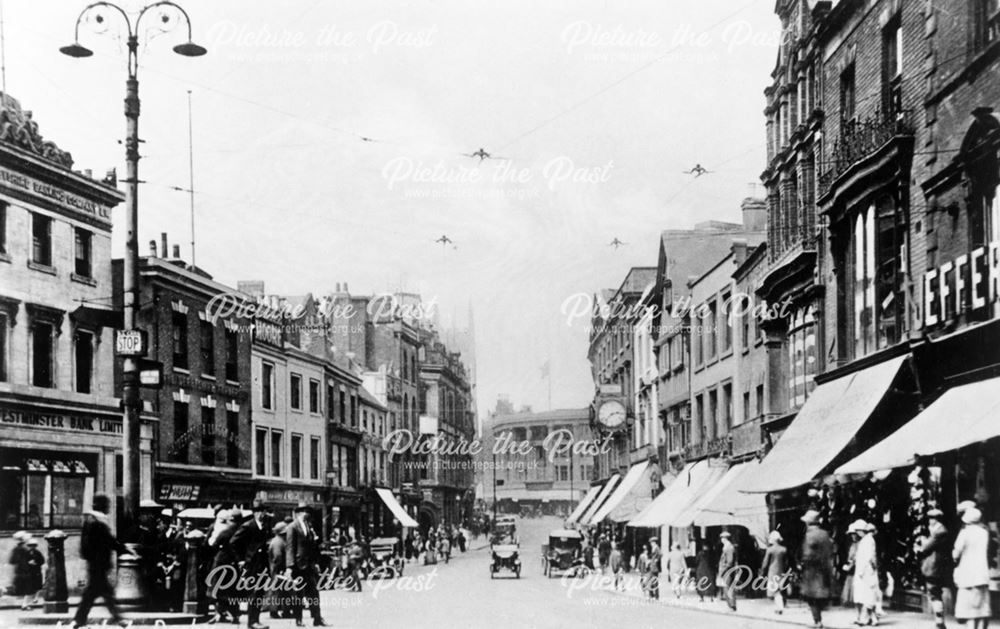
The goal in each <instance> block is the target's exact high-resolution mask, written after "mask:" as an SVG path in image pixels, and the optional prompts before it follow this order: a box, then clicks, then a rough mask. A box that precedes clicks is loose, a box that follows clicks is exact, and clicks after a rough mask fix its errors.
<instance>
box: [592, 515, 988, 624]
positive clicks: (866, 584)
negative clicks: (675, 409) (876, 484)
mask: <svg viewBox="0 0 1000 629" xmlns="http://www.w3.org/2000/svg"><path fill="white" fill-rule="evenodd" d="M927 518H928V526H927V527H926V530H925V531H924V533H923V534H922V535H921V536H920V537H919V538H918V540H917V542H916V544H915V547H914V551H915V553H916V555H917V557H918V558H919V559H920V561H921V566H920V568H921V572H922V574H923V577H924V581H925V585H926V589H927V592H928V594H929V598H930V601H931V610H932V612H933V614H934V619H935V623H936V626H937V628H938V629H943V628H944V626H945V623H944V602H943V591H944V590H945V589H946V588H948V587H949V586H951V584H954V586H955V591H956V594H955V618H956V619H957V620H958V621H959V622H961V623H963V624H964V623H967V622H968V623H971V629H985V627H986V625H987V623H988V619H989V617H990V593H989V565H988V557H989V553H990V543H991V540H990V531H989V530H988V529H987V528H986V526H985V525H983V523H982V513H981V512H980V511H979V509H978V508H977V507H976V504H975V503H974V502H972V501H965V502H962V503H960V504H959V505H958V513H957V518H958V519H959V520H960V521H961V525H962V528H961V530H960V531H959V532H958V534H957V536H956V537H955V538H954V542H953V543H952V541H951V540H952V537H951V536H950V535H949V531H948V529H947V528H946V526H945V524H944V522H945V515H944V513H943V512H942V511H941V510H939V509H932V510H930V511H929V512H928V513H927ZM820 519H821V518H820V513H819V512H818V511H816V510H809V511H807V512H806V513H805V515H803V516H802V518H801V520H802V522H803V523H804V525H805V531H804V534H803V536H802V546H801V549H800V550H799V552H797V553H793V552H792V551H790V550H789V548H788V547H787V546H786V544H785V540H784V537H783V535H782V534H781V533H780V532H779V531H772V532H771V533H770V534H769V536H768V539H767V547H766V549H765V550H764V552H763V557H762V558H760V557H759V553H758V551H757V545H756V544H755V543H754V544H752V548H744V549H740V548H738V547H737V546H736V545H734V544H733V540H732V536H731V533H730V532H728V531H723V532H722V533H721V534H720V535H719V539H718V543H717V544H710V543H706V542H705V541H703V540H699V541H698V542H696V544H695V551H696V552H695V554H694V557H693V558H692V557H690V556H689V553H686V552H685V551H684V550H683V548H682V546H681V544H680V543H675V544H674V545H673V546H672V548H670V550H669V551H668V552H667V553H666V555H665V556H664V554H663V553H662V552H661V550H660V548H659V544H658V543H657V541H656V540H655V539H651V540H649V541H648V542H647V543H645V544H643V545H642V547H641V552H640V554H639V555H638V557H637V558H636V560H635V562H634V564H633V566H632V567H634V568H635V569H636V570H637V572H638V573H639V583H640V587H641V589H642V591H643V594H644V596H647V597H650V598H659V596H660V587H659V586H660V580H661V579H660V577H661V567H662V569H663V570H664V571H665V575H664V576H665V577H666V579H667V580H669V583H670V586H671V591H672V593H673V595H674V596H675V597H677V598H680V597H681V596H682V595H683V593H684V591H685V590H686V589H688V588H690V587H691V585H692V584H694V589H695V591H696V593H697V595H698V597H699V599H700V600H702V601H704V600H705V599H706V598H708V599H710V600H714V599H715V598H716V597H719V598H721V599H722V600H724V601H725V602H726V604H727V606H728V607H729V608H730V609H731V610H733V611H735V610H736V605H737V597H736V595H737V586H738V585H740V584H741V583H743V582H746V578H745V577H746V575H747V574H751V575H755V576H757V577H758V578H757V580H756V581H755V582H756V583H757V584H758V585H757V587H759V588H760V589H764V590H766V595H767V597H768V598H771V599H772V600H773V601H774V611H775V613H776V614H782V613H784V611H785V603H786V599H787V597H788V596H789V594H790V593H791V592H792V590H793V589H794V588H797V590H798V594H799V596H800V597H801V598H802V600H803V601H804V602H805V603H806V604H807V605H808V607H809V609H810V612H811V615H812V620H813V623H814V626H815V627H822V626H823V624H822V623H823V618H822V617H823V611H824V609H825V608H826V607H827V605H828V604H829V603H830V602H831V601H833V600H836V599H838V598H839V599H840V600H841V601H842V602H844V603H845V604H850V605H853V606H854V607H855V609H856V611H857V615H856V616H855V619H854V624H856V625H858V626H877V625H878V624H879V621H880V618H882V617H883V616H884V615H885V610H884V599H885V598H886V597H888V596H891V589H892V587H893V584H892V576H891V575H890V574H889V573H888V571H887V570H885V569H884V566H881V565H880V556H881V555H880V552H879V548H878V544H877V541H876V540H877V537H876V534H877V529H876V526H875V525H874V524H873V523H871V522H867V521H865V520H863V519H858V520H855V521H854V522H852V523H851V524H850V525H849V526H848V528H847V534H848V537H849V539H850V540H851V546H850V548H849V550H848V552H847V560H846V563H844V564H843V565H841V566H839V569H840V573H841V574H843V575H845V576H844V577H843V584H842V586H839V585H838V566H837V550H836V546H835V544H834V542H833V539H832V537H831V535H830V533H829V532H828V531H827V530H826V529H825V528H823V527H822V526H821V522H820ZM581 552H582V556H583V559H582V561H583V563H584V566H585V567H586V568H589V569H594V570H599V571H600V572H601V573H602V574H604V573H605V572H606V570H608V569H610V570H611V574H612V575H613V577H614V578H613V586H612V587H614V588H615V589H622V585H621V575H622V573H623V572H625V571H627V570H628V569H629V567H630V566H629V562H628V560H627V559H623V557H622V553H621V550H620V549H619V544H618V542H617V541H616V540H614V539H612V538H611V537H610V536H608V535H606V534H596V533H595V534H592V535H587V534H585V541H584V544H583V549H582V551H581ZM591 556H592V557H593V560H592V561H590V562H588V557H591ZM754 557H757V558H760V561H759V568H758V567H756V566H752V565H748V564H753V563H754V562H755V559H754ZM665 582H666V581H665ZM793 584H794V585H793Z"/></svg>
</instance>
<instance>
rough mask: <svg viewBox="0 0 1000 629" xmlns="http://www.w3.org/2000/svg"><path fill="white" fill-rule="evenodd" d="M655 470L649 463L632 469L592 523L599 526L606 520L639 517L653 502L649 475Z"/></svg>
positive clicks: (634, 466)
mask: <svg viewBox="0 0 1000 629" xmlns="http://www.w3.org/2000/svg"><path fill="white" fill-rule="evenodd" d="M655 469H656V468H654V467H652V466H651V464H650V462H649V461H643V462H641V463H636V464H635V465H633V466H632V467H630V468H629V470H628V473H627V474H625V478H623V479H622V482H621V483H619V484H618V487H617V488H615V490H614V492H612V493H611V496H609V497H608V499H607V500H605V501H604V504H603V505H601V508H600V509H598V510H597V513H595V514H594V517H592V518H591V519H590V523H591V524H599V523H601V522H603V521H604V519H605V518H608V519H610V520H613V521H615V522H622V521H626V520H630V519H632V518H634V517H635V516H637V515H638V514H639V512H640V511H642V510H643V509H645V508H646V507H647V506H649V503H651V502H652V501H653V495H652V490H651V489H650V486H649V474H650V472H651V471H654V470H655Z"/></svg>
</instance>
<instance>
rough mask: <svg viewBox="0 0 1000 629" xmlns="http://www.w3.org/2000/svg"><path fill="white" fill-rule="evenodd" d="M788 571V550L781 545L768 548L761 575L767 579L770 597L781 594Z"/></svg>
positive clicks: (762, 563)
mask: <svg viewBox="0 0 1000 629" xmlns="http://www.w3.org/2000/svg"><path fill="white" fill-rule="evenodd" d="M788 570H789V565H788V549H787V548H785V546H784V545H783V544H780V543H774V544H771V545H770V546H768V547H767V551H765V552H764V560H763V561H762V562H761V565H760V572H761V575H762V576H764V577H765V578H766V579H767V595H768V596H770V597H774V595H775V594H778V593H781V591H782V588H783V586H784V585H785V582H786V578H785V577H786V575H787V574H788Z"/></svg>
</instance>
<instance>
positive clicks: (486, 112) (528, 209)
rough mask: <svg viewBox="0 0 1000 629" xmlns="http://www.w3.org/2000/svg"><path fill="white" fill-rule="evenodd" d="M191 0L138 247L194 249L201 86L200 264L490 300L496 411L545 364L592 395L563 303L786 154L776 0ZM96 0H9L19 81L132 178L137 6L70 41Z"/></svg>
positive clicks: (481, 303)
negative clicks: (768, 91) (126, 109)
mask: <svg viewBox="0 0 1000 629" xmlns="http://www.w3.org/2000/svg"><path fill="white" fill-rule="evenodd" d="M180 1H181V4H182V5H183V6H184V8H185V9H186V10H187V12H188V13H189V14H190V16H191V20H192V23H193V28H194V40H195V41H196V42H198V43H200V44H202V45H204V46H205V47H207V48H208V49H209V54H208V55H207V56H205V57H201V58H197V59H189V58H184V57H180V56H177V55H175V54H174V53H173V52H171V47H172V46H173V45H174V44H176V43H179V42H180V41H183V39H184V33H183V32H181V31H175V32H171V33H166V34H159V35H158V36H156V37H152V38H149V37H146V36H142V37H141V41H142V42H144V43H143V44H142V50H141V52H140V65H141V67H140V76H139V80H140V96H141V99H142V115H141V119H140V134H141V137H142V138H143V139H144V140H145V143H144V144H143V145H142V150H143V159H142V161H141V163H140V178H141V179H142V180H144V181H145V182H146V183H145V184H144V185H143V186H142V187H141V189H140V219H139V220H140V243H146V242H147V241H148V240H150V239H153V238H157V239H158V238H159V234H160V232H161V231H168V232H169V233H170V240H171V242H172V243H180V244H181V245H182V246H181V249H182V255H183V257H185V258H186V259H188V260H190V244H189V241H190V239H191V236H190V229H189V221H190V219H189V206H188V197H187V196H186V194H185V193H182V192H177V191H174V190H172V189H171V187H172V186H177V187H182V188H186V187H188V139H187V138H188V134H187V129H188V118H187V91H188V90H191V91H192V93H193V103H194V164H195V174H194V179H195V189H196V190H197V195H196V231H197V236H196V240H197V249H196V253H197V260H196V261H197V264H198V266H200V267H202V268H204V269H206V270H208V271H209V272H210V273H212V274H213V275H214V276H215V277H216V279H218V280H220V281H222V282H224V283H228V284H231V285H233V286H235V283H236V281H237V280H240V279H261V280H264V281H265V282H266V287H267V290H268V292H274V293H281V294H302V293H305V292H309V291H311V292H314V293H323V292H327V291H330V290H332V289H333V287H334V284H335V283H337V282H347V283H348V284H349V286H350V289H351V291H352V292H354V293H375V292H382V291H388V290H396V289H400V288H402V289H405V290H409V291H417V292H420V293H422V294H423V295H424V297H425V298H427V299H430V298H436V300H437V303H438V304H439V310H440V317H441V321H442V323H445V324H447V323H448V322H450V321H451V320H452V319H454V318H457V323H458V324H459V325H460V326H464V325H465V324H466V319H467V313H468V310H469V306H470V304H471V307H472V309H473V311H474V313H475V326H476V334H477V363H478V364H477V370H478V375H479V391H478V393H479V410H480V412H481V413H485V412H486V411H487V410H488V409H490V408H492V406H493V404H494V401H495V400H496V396H497V395H498V394H500V393H505V394H508V395H509V396H510V397H511V399H512V401H513V402H514V403H515V404H516V405H521V404H531V405H533V406H534V408H535V409H544V408H546V407H547V406H548V399H547V396H548V393H547V392H548V387H547V383H546V381H545V380H543V379H542V377H541V371H540V367H541V365H542V364H543V363H545V362H546V360H551V365H552V367H551V377H552V404H553V406H554V407H568V406H583V405H585V404H587V403H588V402H589V401H590V399H591V398H592V394H593V385H592V383H591V381H590V373H589V367H588V363H587V359H586V352H587V329H586V320H585V318H582V319H579V320H577V322H576V323H575V324H574V325H567V323H566V317H565V315H564V314H562V313H561V306H562V304H563V302H564V301H565V300H566V299H567V298H569V297H570V296H572V295H574V294H576V293H592V292H594V291H595V290H599V289H601V288H604V287H617V286H618V285H619V284H620V282H621V280H622V279H623V278H624V276H625V273H626V272H627V270H628V269H629V268H630V267H632V266H655V264H656V256H657V241H658V234H659V232H660V231H661V230H663V229H668V228H685V227H690V226H691V225H692V224H693V223H694V222H696V221H702V220H708V219H718V220H733V221H736V220H739V203H740V201H741V199H743V198H744V197H746V196H747V195H748V194H749V193H750V192H751V187H750V185H749V184H750V183H751V182H755V181H757V178H758V175H759V173H760V172H761V171H762V170H763V168H764V165H765V164H764V159H765V157H764V156H765V146H764V119H763V114H762V109H763V107H764V98H763V94H762V91H763V89H764V87H765V86H766V85H767V84H768V83H769V82H770V78H769V75H770V71H771V69H772V68H773V66H774V62H775V55H776V51H777V40H778V33H779V23H778V20H777V18H776V17H775V16H774V15H773V13H772V10H773V5H774V2H773V0H749V1H747V0H724V1H723V0H666V1H665V0H631V1H630V2H627V3H625V2H608V1H605V0H546V1H544V2H539V1H538V0H532V1H525V0H507V1H505V2H486V1H484V0H437V1H434V2H430V1H420V0H411V1H395V2H389V1H384V0H376V1H369V0H366V1H365V2H356V3H347V2H335V1H332V0H320V1H306V0H296V1H287V2H258V1H248V0H239V1H238V2H237V1H235V0H231V1H219V0H212V1H211V2H209V1H207V0H187V1H185V0H180ZM86 4H87V3H86V2H83V1H80V2H76V1H61V2H58V3H55V2H46V3H40V2H37V1H36V0H4V1H3V10H4V21H5V35H6V50H5V52H6V67H7V72H6V85H7V90H8V92H9V93H10V94H11V95H12V96H14V97H15V98H17V99H19V100H20V102H21V104H22V106H23V107H24V108H26V109H30V110H33V112H34V118H35V120H36V121H37V122H38V123H39V127H40V130H41V132H42V134H43V135H44V136H45V137H46V139H49V140H53V141H55V142H56V143H57V144H58V145H59V146H60V147H61V148H63V149H65V150H68V151H70V152H71V153H72V154H73V157H74V159H75V161H76V166H75V168H78V169H85V168H90V169H93V170H94V172H95V175H96V174H97V173H102V174H103V173H104V171H105V170H106V169H107V168H110V167H113V166H114V167H117V168H118V171H119V173H121V174H123V173H124V165H123V162H124V157H123V147H122V146H121V145H119V144H118V140H119V139H121V138H122V136H123V134H124V127H125V121H124V116H123V111H122V107H123V105H122V99H123V97H124V86H125V55H124V45H123V42H122V41H120V40H117V39H116V38H115V37H114V36H113V35H114V33H116V32H117V28H116V27H117V24H118V22H116V21H105V22H104V23H103V25H104V26H105V27H108V32H106V33H104V34H103V35H102V34H95V32H94V30H93V28H92V27H96V26H98V25H97V24H96V23H93V22H88V23H87V24H84V25H83V26H81V38H80V39H81V42H82V43H84V44H85V45H86V46H88V47H90V48H92V49H93V50H94V51H95V55H94V56H93V57H91V58H89V59H84V60H80V59H71V58H69V57H66V56H63V55H61V54H59V52H58V48H59V46H62V45H64V44H67V43H69V42H70V41H72V35H73V26H74V23H75V20H76V18H77V15H78V13H79V11H80V10H81V9H82V8H83V7H84V6H85V5H86ZM123 6H124V7H125V8H126V9H128V10H133V11H134V10H137V9H139V8H141V6H142V4H141V3H134V2H128V1H127V0H126V1H125V2H124V3H123ZM148 17H153V18H155V17H157V16H155V15H150V16H148ZM146 21H147V26H153V25H154V24H156V20H155V19H149V20H146ZM109 24H110V26H108V25H109ZM142 30H145V27H143V29H142ZM140 32H142V31H140ZM109 35H112V36H109ZM480 148H483V149H485V151H486V152H489V153H491V154H492V155H493V156H494V157H493V158H491V159H487V160H484V161H482V162H480V161H479V159H478V158H476V157H468V156H464V155H462V154H463V153H468V154H471V153H473V152H475V151H477V150H478V149H480ZM499 158H505V159H503V160H501V159H499ZM696 163H699V164H701V165H702V166H704V167H705V168H707V169H709V170H713V171H715V172H713V173H711V174H708V175H705V176H702V177H700V178H698V179H693V178H692V177H691V176H690V175H686V174H684V173H683V171H685V170H689V169H690V168H691V167H693V166H694V165H695V164H696ZM759 190H760V188H758V191H759ZM122 223H123V214H122V209H121V208H119V209H118V210H117V211H116V213H115V225H116V229H115V233H114V248H115V255H116V256H120V255H121V253H122V251H123V248H124V244H123V243H124V233H123V231H122V229H121V228H120V227H119V226H120V225H122ZM442 234H446V235H447V236H448V237H449V238H450V239H451V240H453V241H454V243H455V244H454V245H448V246H442V245H441V244H437V243H435V242H434V240H435V239H437V238H438V237H439V236H441V235H442ZM615 237H617V238H619V239H620V240H622V241H624V242H625V243H627V244H626V245H625V246H623V247H620V248H618V249H617V250H616V249H614V248H612V247H610V246H608V243H609V242H611V240H612V239H613V238H615ZM146 250H147V247H146V245H144V244H143V245H141V253H142V254H145V253H146Z"/></svg>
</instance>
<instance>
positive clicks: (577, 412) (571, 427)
mask: <svg viewBox="0 0 1000 629" xmlns="http://www.w3.org/2000/svg"><path fill="white" fill-rule="evenodd" d="M484 428H485V430H486V431H487V433H488V434H486V435H484V436H483V446H484V447H483V450H482V452H481V453H480V455H479V461H480V463H481V465H479V469H480V470H482V472H481V473H480V475H479V485H480V486H481V487H482V490H481V495H480V496H478V498H480V499H481V500H482V501H483V503H492V502H494V501H495V502H496V505H497V512H498V513H504V514H515V515H521V514H523V515H532V516H536V515H555V516H560V517H563V518H565V517H568V516H569V515H570V514H571V512H572V511H573V509H574V507H576V505H577V503H578V502H579V501H580V499H581V498H583V497H584V495H585V494H586V493H587V492H588V491H589V490H590V485H591V482H592V480H593V475H594V457H593V453H592V452H593V448H592V447H591V445H590V444H593V438H592V435H591V430H590V410H589V409H587V408H576V409H556V410H552V411H538V412H532V411H530V410H526V409H525V410H522V411H520V412H515V411H514V409H513V407H512V406H511V405H510V402H509V401H507V399H506V398H503V397H501V398H500V399H498V400H497V405H496V408H495V409H494V411H492V412H491V413H490V417H489V418H488V420H487V422H485V426H484ZM523 443H528V444H529V445H530V451H529V452H528V453H527V454H524V453H522V452H521V451H519V450H517V449H516V448H517V447H518V446H520V445H521V444H523ZM581 444H582V445H583V446H584V447H583V448H581V447H580V446H581Z"/></svg>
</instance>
